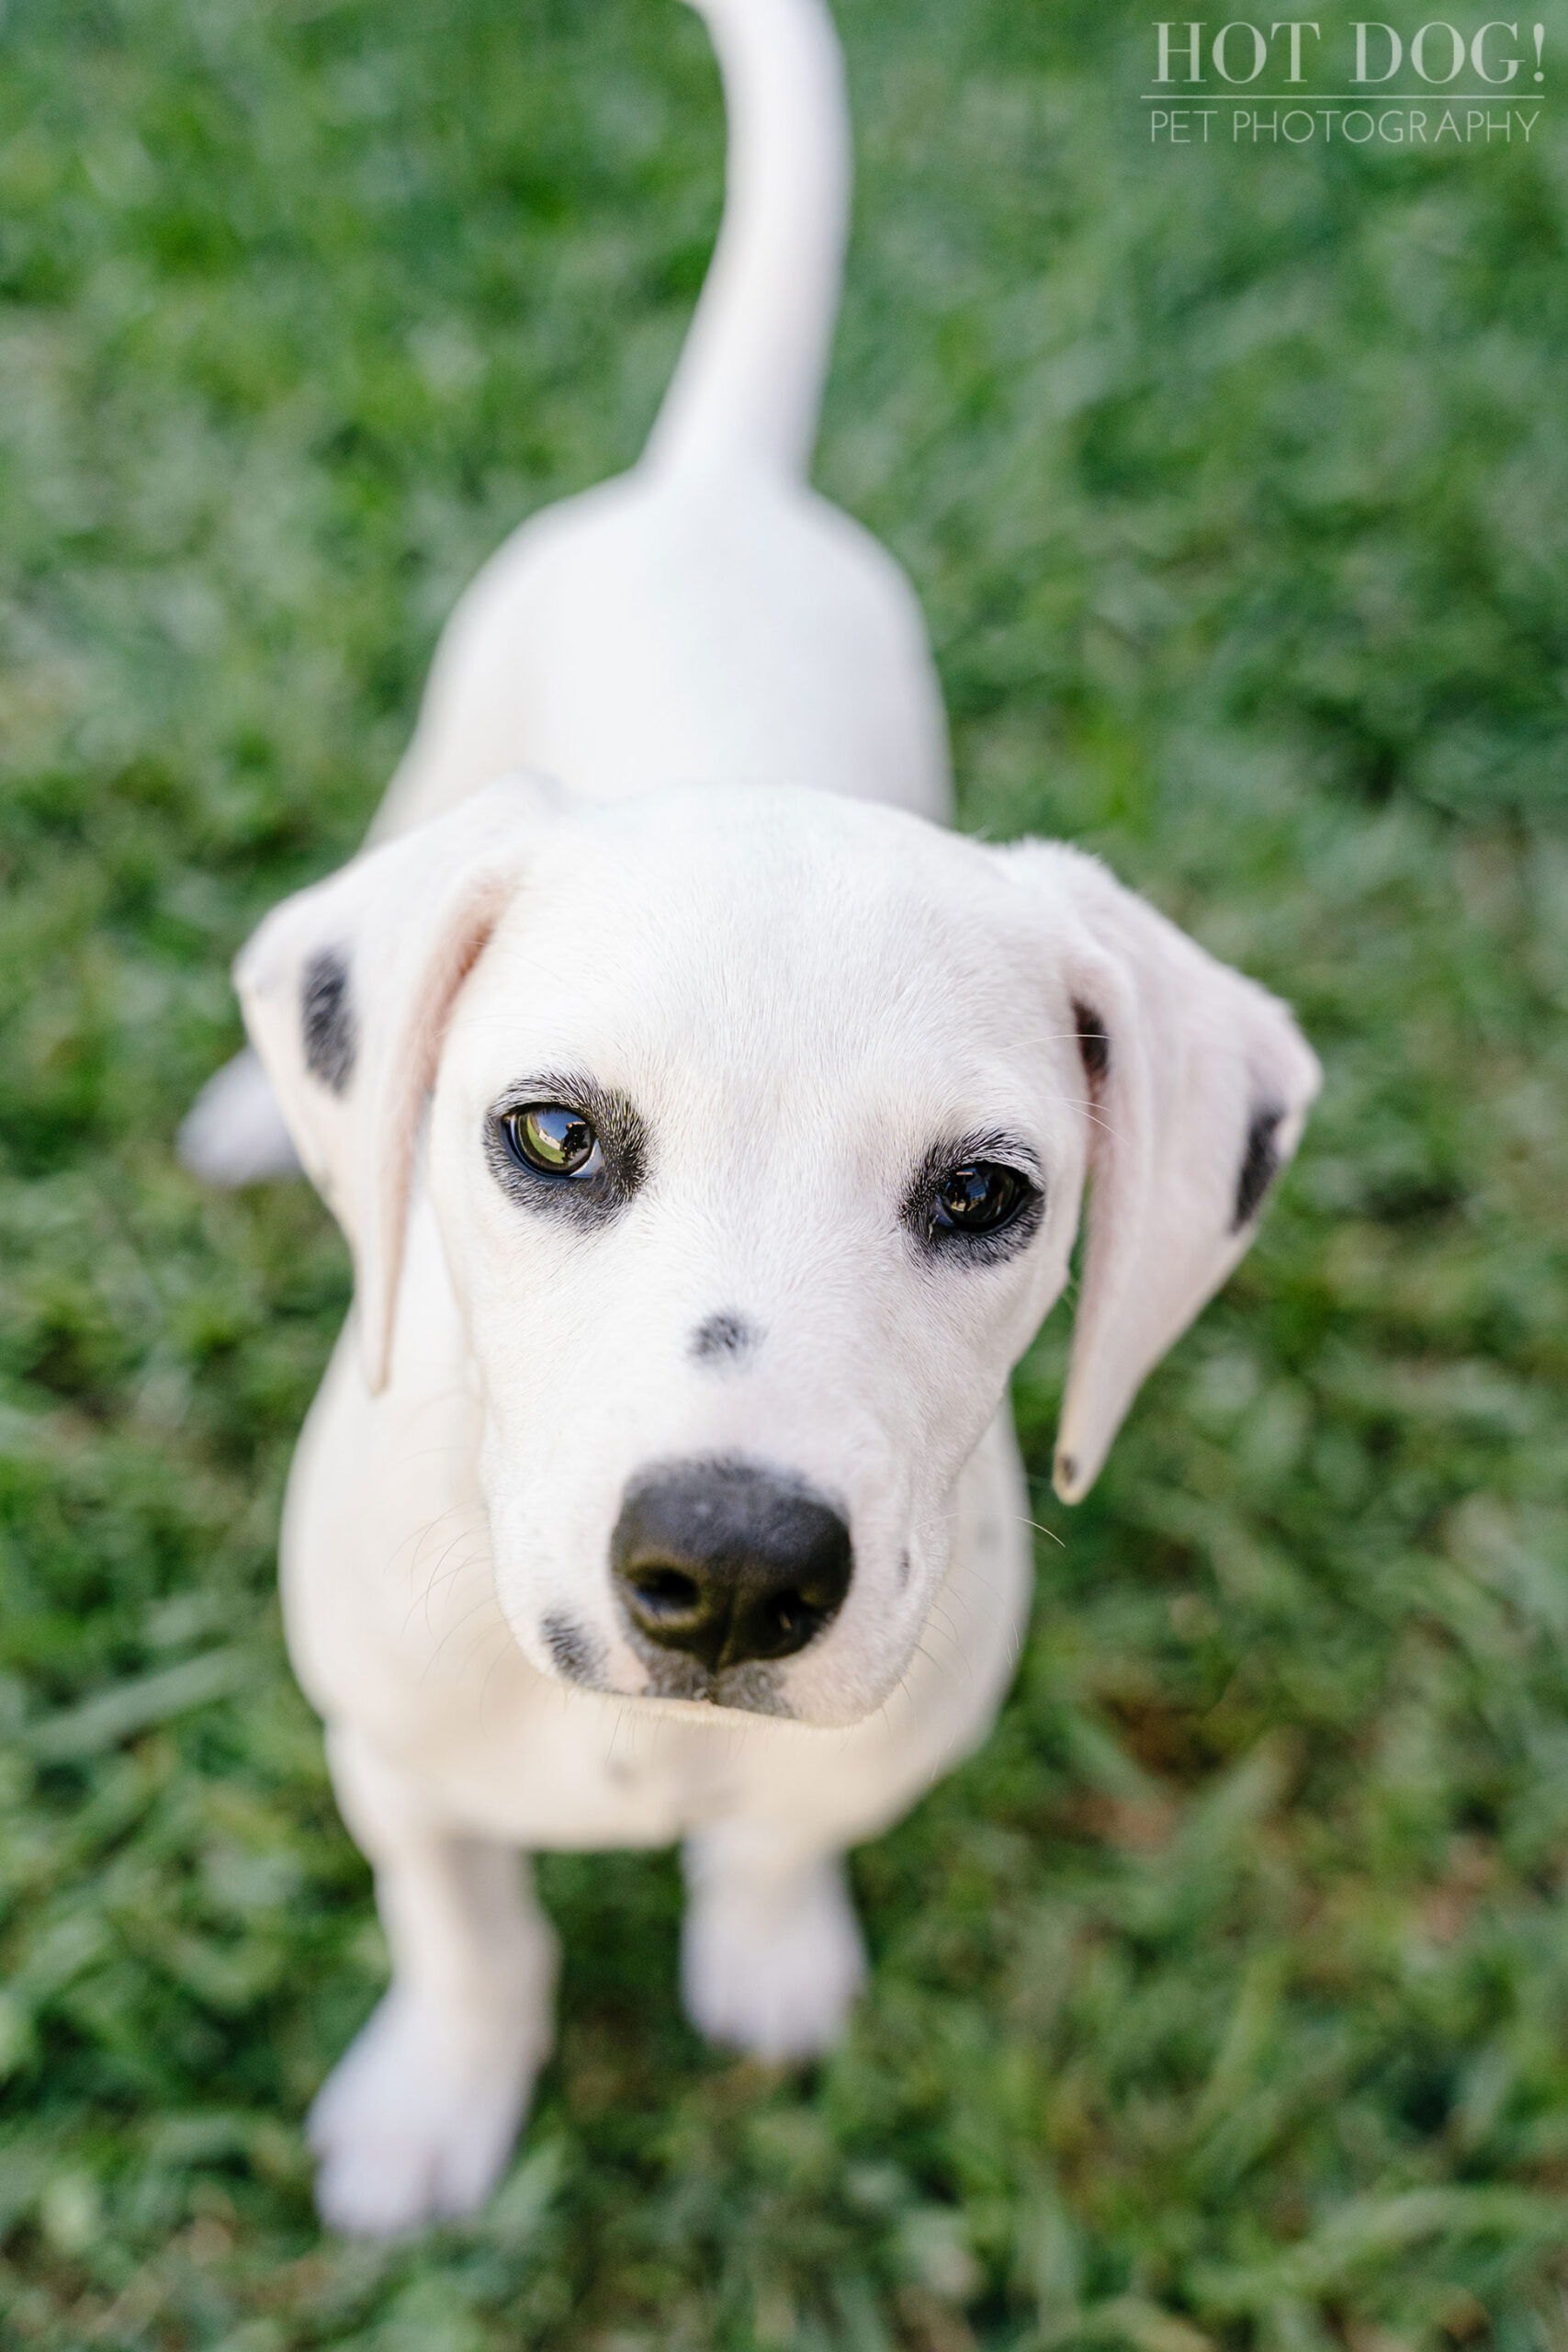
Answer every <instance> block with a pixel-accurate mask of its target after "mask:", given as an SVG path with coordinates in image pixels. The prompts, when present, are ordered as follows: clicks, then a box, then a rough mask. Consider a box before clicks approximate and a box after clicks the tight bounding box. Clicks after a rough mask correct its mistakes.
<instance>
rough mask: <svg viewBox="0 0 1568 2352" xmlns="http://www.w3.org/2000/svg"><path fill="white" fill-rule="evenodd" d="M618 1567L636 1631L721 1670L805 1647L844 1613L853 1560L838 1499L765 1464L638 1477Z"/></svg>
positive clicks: (618, 1546) (692, 1467) (725, 1464)
mask: <svg viewBox="0 0 1568 2352" xmlns="http://www.w3.org/2000/svg"><path fill="white" fill-rule="evenodd" d="M610 1565H611V1568H612V1570H613V1572H614V1576H615V1589H616V1591H617V1593H618V1595H619V1598H620V1603H621V1607H622V1608H623V1610H624V1611H625V1612H626V1617H627V1619H628V1620H629V1622H630V1623H631V1625H632V1627H633V1628H634V1630H635V1632H636V1633H637V1634H640V1635H641V1636H642V1638H643V1640H644V1641H649V1642H653V1643H655V1644H656V1645H658V1646H659V1647H660V1649H666V1650H680V1651H682V1652H684V1654H685V1655H686V1656H687V1657H693V1658H695V1659H696V1660H697V1661H698V1662H699V1663H700V1664H701V1665H702V1666H704V1667H705V1668H707V1670H708V1672H709V1673H710V1674H716V1673H718V1672H720V1671H721V1670H722V1669H723V1668H726V1667H731V1666H739V1665H742V1664H744V1663H746V1662H748V1661H750V1660H752V1659H759V1658H780V1657H792V1656H793V1655H794V1653H795V1651H796V1650H801V1649H804V1648H805V1647H806V1645H807V1642H809V1641H810V1640H812V1638H813V1637H814V1636H815V1635H816V1634H819V1633H820V1632H821V1631H822V1628H823V1627H824V1626H825V1625H827V1624H829V1623H831V1621H832V1619H833V1618H834V1617H835V1616H836V1615H837V1614H838V1611H839V1609H840V1605H841V1603H842V1601H843V1598H844V1595H845V1593H846V1592H848V1590H849V1589H850V1575H851V1569H852V1555H851V1551H850V1531H849V1529H848V1528H847V1527H846V1525H845V1524H844V1521H843V1520H842V1519H841V1518H840V1515H839V1513H838V1512H837V1511H836V1510H833V1509H832V1507H831V1505H830V1504H828V1503H826V1502H823V1501H822V1500H821V1499H820V1498H818V1497H817V1496H815V1495H813V1494H811V1493H810V1492H809V1491H807V1489H806V1488H805V1487H801V1486H800V1485H798V1484H795V1483H792V1482H791V1481H790V1480H788V1479H787V1478H784V1477H783V1476H780V1475H779V1474H778V1473H776V1472H774V1471H771V1470H766V1469H763V1468H761V1466H760V1465H759V1464H752V1463H749V1462H730V1461H716V1462H693V1463H682V1464H674V1465H671V1466H668V1467H661V1468H659V1469H656V1470H649V1471H646V1472H644V1473H643V1474H642V1476H639V1477H637V1478H636V1479H634V1480H633V1482H632V1484H631V1485H630V1486H629V1487H627V1489H626V1500H625V1502H624V1503H623V1505H622V1508H621V1515H620V1518H619V1519H618V1520H617V1521H616V1522H615V1533H614V1535H613V1536H612V1537H611V1539H610Z"/></svg>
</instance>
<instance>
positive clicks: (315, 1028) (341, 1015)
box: [299, 947, 359, 1094]
mask: <svg viewBox="0 0 1568 2352" xmlns="http://www.w3.org/2000/svg"><path fill="white" fill-rule="evenodd" d="M299 1026H300V1030H301V1032H302V1033H303V1035H304V1040H305V1067H306V1069H308V1070H309V1071H310V1075H311V1077H312V1078H319V1079H320V1080H321V1084H322V1085H323V1086H326V1087H330V1088H331V1089H332V1091H333V1093H334V1094H341V1093H342V1092H343V1091H344V1087H345V1086H346V1085H347V1084H348V1081H349V1080H350V1079H351V1078H352V1077H353V1076H354V1063H355V1056H356V1054H357V1053H358V1050H359V1037H358V1033H357V1029H356V1025H355V1018H354V1002H353V1000H352V998H351V997H350V995H349V992H348V966H347V964H346V962H345V961H344V957H343V956H342V955H341V954H340V952H339V951H338V949H337V948H335V947H323V948H322V950H321V954H320V955H319V956H311V958H310V962H309V963H308V964H307V965H306V967H305V977H304V979H303V981H302V982H301V984H300V989H299Z"/></svg>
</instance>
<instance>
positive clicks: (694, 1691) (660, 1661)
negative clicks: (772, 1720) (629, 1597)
mask: <svg viewBox="0 0 1568 2352" xmlns="http://www.w3.org/2000/svg"><path fill="white" fill-rule="evenodd" d="M638 1646H639V1648H640V1647H641V1645H640V1644H639V1645H638ZM644 1655H645V1656H647V1655H648V1653H647V1652H644ZM646 1695H647V1696H648V1697H649V1698H650V1699H685V1700H690V1701H694V1702H696V1703H697V1704H698V1705H699V1706H708V1707H727V1708H729V1709H730V1710H731V1711H732V1712H734V1713H737V1714H744V1715H793V1714H794V1713H795V1709H794V1708H793V1707H792V1706H791V1705H790V1703H789V1701H788V1700H787V1699H786V1698H785V1697H784V1692H783V1691H781V1690H780V1688H779V1676H778V1669H777V1668H775V1667H773V1666H769V1665H767V1664H766V1663H764V1662H763V1661H761V1660H760V1659H756V1658H748V1659H747V1660H745V1661H744V1662H743V1663H742V1664H740V1665H739V1666H727V1667H722V1668H719V1670H718V1671H717V1672H716V1673H714V1672H710V1671H709V1669H708V1668H706V1667H705V1666H703V1665H701V1664H700V1663H699V1662H698V1660H697V1659H695V1658H693V1657H681V1656H680V1655H679V1654H678V1653H676V1652H673V1651H666V1652H664V1653H663V1654H662V1655H655V1656H653V1657H649V1677H648V1684H647V1692H646Z"/></svg>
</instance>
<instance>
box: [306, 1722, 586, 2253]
mask: <svg viewBox="0 0 1568 2352" xmlns="http://www.w3.org/2000/svg"><path fill="white" fill-rule="evenodd" d="M328 1756H329V1759H330V1762H331V1765H332V1772H333V1785H334V1786H335V1788H336V1790H337V1794H338V1802H339V1804H341V1806H342V1808H343V1814H344V1820H345V1821H346V1822H347V1823H348V1826H349V1827H350V1828H351V1829H352V1830H353V1832H354V1834H355V1838H357V1840H358V1842H359V1844H360V1846H361V1847H362V1848H363V1849H364V1850H365V1852H366V1853H367V1855H368V1857H369V1859H370V1860H371V1861H372V1863H373V1864H374V1866H375V1871H376V1902H377V1907H378V1910H379V1912H380V1914H381V1922H382V1925H383V1927H384V1928H386V1931H387V1940H388V1942H389V1944H390V1946H391V1950H392V1986H391V1990H390V1992H389V1993H388V1995H387V1996H386V1998H385V1999H384V2000H383V2001H382V2003H381V2006H380V2007H379V2008H378V2010H377V2011H376V2013H375V2015H374V2016H373V2017H372V2018H371V2019H370V2022H369V2024H368V2025H367V2026H366V2028H365V2029H364V2030H363V2032H362V2033H361V2034H360V2036H359V2038H358V2040H357V2041H355V2043H354V2045H353V2047H352V2048H351V2049H350V2051H349V2052H348V2054H347V2056H346V2057H345V2058H344V2059H343V2060H342V2061H341V2063H340V2064H338V2066H337V2067H336V2068H335V2069H334V2071H333V2074H332V2075H331V2076H330V2077H329V2079H328V2081H327V2083H326V2085H325V2086H324V2088H323V2089H322V2091H321V2095H320V2097H319V2098H317V2100H316V2103H315V2106H314V2107H313V2108H312V2109H311V2110H310V2124H309V2136H310V2145H311V2147H312V2148H313V2149H314V2151H315V2153H316V2154H317V2156H318V2157H319V2158H320V2160H321V2169H320V2171H319V2173H318V2175H317V2178H316V2202H317V2205H318V2206H319V2208H320V2210H321V2218H322V2220H323V2221H325V2222H329V2223H330V2224H331V2225H332V2226H333V2228H334V2229H339V2230H344V2231H347V2232H349V2233H353V2234H355V2235H361V2236H367V2237H386V2236H390V2235H392V2234H393V2233H396V2232H398V2231H400V2230H407V2229H412V2228H414V2227H415V2226H417V2224H418V2223H420V2222H428V2221H433V2220H435V2219H436V2218H438V2217H439V2216H441V2215H445V2214H456V2213H468V2212H471V2211H473V2210H474V2208H475V2207H476V2206H478V2205H479V2204H481V2203H482V2202H483V2200H484V2199H485V2197H486V2196H487V2195H488V2193H489V2191H490V2190H491V2188H492V2187H493V2186H494V2183H495V2181H496V2179H497V2178H498V2177H499V2176H500V2174H501V2171H502V2166H503V2165H505V2163H506V2159H507V2156H508V2154H509V2153H510V2151H511V2148H512V2143H513V2139H514V2138H515V2137H516V2133H517V2127H518V2124H519V2123H520V2122H521V2120H522V2118H523V2112H524V2109H525V2107H526V2106H527V2103H528V2095H529V2092H530V2091H531V2090H532V2088H533V2084H534V2077H535V2075H536V2073H537V2072H538V2069H539V2066H540V2064H541V2063H542V2061H543V2059H544V2057H545V2055H546V2052H547V2050H548V2048H549V2043H550V2011H551V2002H552V1996H553V1994H554V1990H555V1976H556V1957H557V1954H556V1938H555V1934H554V1931H553V1929H552V1928H550V1926H549V1925H548V1923H547V1920H546V1919H545V1917H544V1915H543V1914H542V1912H541V1911H540V1910H539V1908H538V1905H537V1904H536V1902H535V1900H534V1896H533V1892H532V1889H531V1887H530V1886H529V1885H528V1883H527V1881H526V1878H525V1862H524V1860H523V1858H522V1857H520V1856H519V1855H517V1854H516V1853H514V1852H513V1850H512V1849H510V1848H509V1847H504V1846H497V1845H493V1844H491V1843H490V1842H489V1841H488V1840H485V1839H482V1838H463V1837H455V1836H453V1835H452V1834H451V1833H450V1832H449V1831H447V1830H445V1829H443V1828H441V1827H440V1826H437V1825H434V1824H433V1823H432V1822H431V1820H430V1819H429V1817H428V1815H425V1814H424V1813H423V1811H422V1809H421V1807H420V1804H419V1802H418V1797H417V1793H416V1792H415V1791H414V1790H413V1789H412V1786H411V1785H410V1783H409V1782H408V1781H406V1780H405V1779H404V1778H403V1776H402V1775H401V1774H400V1773H398V1772H397V1771H395V1770H392V1769H390V1768H389V1766H387V1765H386V1764H385V1763H383V1762H382V1760H381V1759H380V1758H378V1756H377V1755H376V1754H375V1753H374V1752H373V1750H371V1749H370V1748H369V1747H367V1745H366V1743H365V1742H364V1741H363V1740H362V1739H360V1738H359V1737H358V1736H356V1735H355V1734H353V1733H347V1732H344V1731H342V1730H339V1731H335V1732H333V1733H331V1734H329V1737H328Z"/></svg>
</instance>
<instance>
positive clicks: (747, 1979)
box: [681, 1861, 865, 2060]
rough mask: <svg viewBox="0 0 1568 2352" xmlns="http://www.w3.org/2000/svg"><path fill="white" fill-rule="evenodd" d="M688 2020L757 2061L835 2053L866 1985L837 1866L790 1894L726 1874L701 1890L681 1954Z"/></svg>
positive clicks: (809, 1877)
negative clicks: (861, 1990) (830, 2051)
mask: <svg viewBox="0 0 1568 2352" xmlns="http://www.w3.org/2000/svg"><path fill="white" fill-rule="evenodd" d="M681 1978H682V1990H683V1992H684V1994H685V2000H686V2014H687V2015H688V2017H690V2018H691V2020H692V2022H693V2024H694V2025H695V2026H696V2027H697V2028H698V2030H700V2031H701V2032H703V2033H705V2034H706V2036H707V2037H708V2040H709V2041H722V2042H727V2043H728V2044H729V2045H730V2046H731V2047H732V2048H735V2049H738V2050H745V2051H749V2052H750V2053H751V2054H752V2056H753V2057H757V2058H767V2059H773V2060H780V2059H789V2058H815V2057H818V2056H819V2055H820V2054H821V2052H823V2051H825V2050H829V2049H831V2048H832V2046H833V2044H834V2042H836V2041H838V2040H839V2038H840V2035H841V2033H842V2032H843V2030H844V2027H845V2024H846V2023H847V2021H848V2018H849V2014H850V2011H851V2009H852V2007H853V2006H854V2001H855V1996H856V1995H857V1994H858V1993H859V1991H860V1989H861V1986H862V1985H863V1984H864V1982H865V1948H864V1946H863V1944H862V1942H861V1935H860V1928H858V1926H857V1925H856V1923H855V1915H854V1911H853V1909H852V1905H851V1903H850V1898H849V1894H848V1892H847V1890H846V1888H845V1885H844V1877H843V1871H842V1869H841V1868H840V1864H839V1863H838V1862H836V1861H827V1862H822V1863H819V1864H818V1865H817V1866H816V1867H815V1868H814V1869H812V1870H811V1871H807V1872H803V1873H802V1874H801V1876H800V1877H799V1878H797V1879H795V1880H793V1881H792V1882H791V1883H790V1885H789V1887H788V1889H787V1890H785V1889H782V1888H780V1887H779V1886H777V1885H776V1884H768V1885H763V1886H759V1885H757V1884H756V1883H752V1882H750V1881H749V1880H748V1879H747V1878H746V1877H745V1876H744V1875H739V1874H738V1875H735V1876H731V1875H729V1874H728V1872H725V1871H718V1872H716V1873H715V1874H714V1876H713V1877H711V1878H707V1879H705V1883H701V1884H699V1885H698V1886H696V1887H695V1888H694V1891H693V1894H692V1896H691V1899H690V1902H689V1905H688V1907H687V1911H686V1922H685V1928H684V1932H683V1936H682V1952H681Z"/></svg>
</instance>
